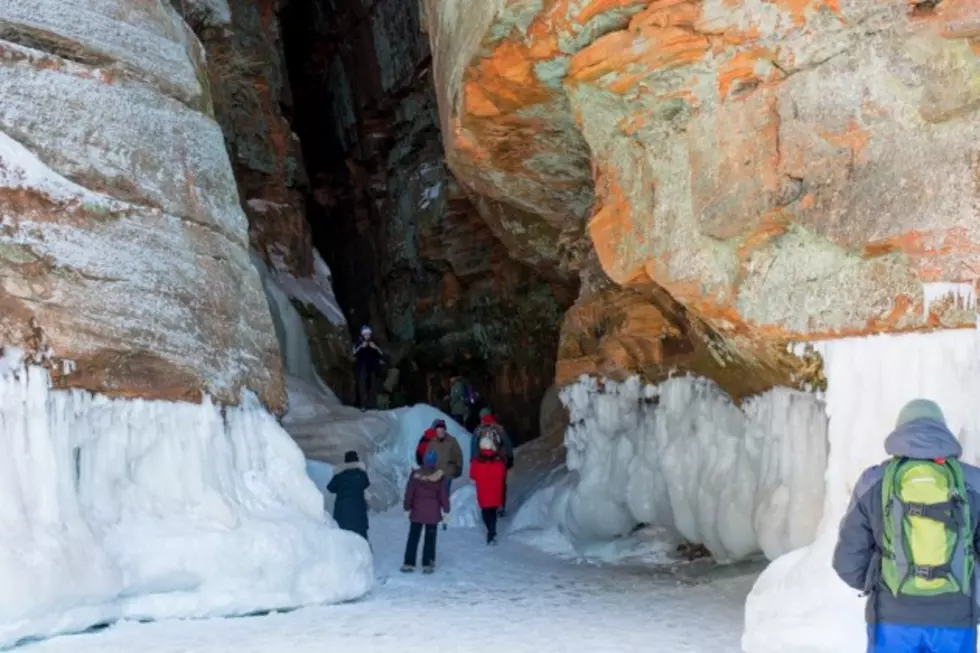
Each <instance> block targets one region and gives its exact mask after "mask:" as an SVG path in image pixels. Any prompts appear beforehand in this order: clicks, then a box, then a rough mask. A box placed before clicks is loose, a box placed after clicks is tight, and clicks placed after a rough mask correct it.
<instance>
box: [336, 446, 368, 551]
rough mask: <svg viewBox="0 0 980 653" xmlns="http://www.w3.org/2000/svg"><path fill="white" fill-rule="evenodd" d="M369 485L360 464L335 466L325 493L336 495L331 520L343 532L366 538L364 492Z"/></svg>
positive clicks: (366, 523)
mask: <svg viewBox="0 0 980 653" xmlns="http://www.w3.org/2000/svg"><path fill="white" fill-rule="evenodd" d="M370 485H371V481H370V480H368V475H367V472H365V471H364V465H362V464H361V463H345V464H343V465H339V466H337V468H336V469H335V470H334V475H333V478H331V479H330V483H329V484H327V492H330V493H332V494H336V495H337V500H336V501H335V502H334V505H333V518H334V520H335V521H336V522H337V525H338V526H340V527H341V528H342V529H344V530H345V531H353V532H355V533H357V534H359V535H360V536H362V537H364V538H365V539H366V538H367V531H368V506H367V499H365V498H364V491H365V490H367V489H368V487H369V486H370Z"/></svg>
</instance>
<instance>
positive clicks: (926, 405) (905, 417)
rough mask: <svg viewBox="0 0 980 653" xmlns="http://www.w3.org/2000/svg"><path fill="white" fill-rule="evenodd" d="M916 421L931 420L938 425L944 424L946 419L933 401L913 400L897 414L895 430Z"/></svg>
mask: <svg viewBox="0 0 980 653" xmlns="http://www.w3.org/2000/svg"><path fill="white" fill-rule="evenodd" d="M917 419H931V420H934V421H936V422H939V423H940V424H946V418H945V417H944V416H943V411H942V409H941V408H940V407H939V405H938V404H937V403H936V402H935V401H930V400H928V399H913V400H912V401H910V402H909V403H907V404H905V407H904V408H902V410H901V412H899V414H898V420H897V421H896V422H895V428H901V427H902V426H904V425H906V424H908V423H909V422H911V421H913V420H917Z"/></svg>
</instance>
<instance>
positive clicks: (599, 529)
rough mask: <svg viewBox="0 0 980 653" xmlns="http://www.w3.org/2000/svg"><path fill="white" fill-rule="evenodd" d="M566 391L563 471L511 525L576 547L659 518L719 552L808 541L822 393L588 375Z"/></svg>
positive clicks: (823, 448)
mask: <svg viewBox="0 0 980 653" xmlns="http://www.w3.org/2000/svg"><path fill="white" fill-rule="evenodd" d="M561 400H562V402H563V403H564V404H565V405H566V406H567V407H568V410H569V418H570V426H569V427H568V430H567V431H566V434H565V446H566V449H567V459H566V467H567V472H568V473H567V474H565V475H562V474H560V473H559V474H558V475H557V476H558V477H559V478H557V479H555V480H554V482H553V483H552V484H551V485H550V486H548V487H546V488H544V489H542V490H540V491H539V492H538V493H537V494H536V495H534V496H532V497H531V499H530V500H529V501H528V502H527V503H526V504H525V505H524V506H523V507H522V508H521V509H520V511H519V512H518V514H517V515H516V516H515V519H514V524H513V527H512V529H513V530H517V531H519V530H522V529H527V528H541V527H544V528H545V529H546V530H547V529H550V530H557V531H560V533H561V534H562V535H563V536H564V537H565V538H567V539H568V540H570V541H571V542H572V543H573V544H574V545H575V546H577V547H578V548H579V549H580V550H582V549H584V548H590V547H591V545H592V544H594V543H596V542H602V541H608V540H610V539H613V538H619V537H623V536H626V535H628V534H630V533H631V532H632V531H633V529H634V528H636V527H637V526H638V525H640V524H654V525H657V526H660V527H664V528H666V529H667V530H668V531H673V532H674V534H676V535H678V536H680V537H681V538H684V539H687V540H689V541H691V542H699V543H703V544H704V545H705V546H706V547H707V548H708V549H709V550H710V551H711V552H712V554H713V555H714V556H715V557H716V558H717V559H719V560H725V561H727V560H735V559H739V558H743V557H746V556H749V555H751V554H753V553H757V552H763V553H765V554H766V555H767V556H769V557H770V558H773V557H776V556H778V555H780V554H782V553H785V552H787V551H790V550H792V549H794V548H796V547H799V546H803V545H805V544H808V543H810V542H811V541H812V540H813V536H814V533H815V532H816V526H817V523H818V522H819V520H820V510H821V505H822V503H823V490H824V481H823V475H824V469H825V466H826V457H827V445H826V417H825V414H824V409H823V404H822V402H821V401H820V400H819V399H818V398H817V397H815V396H813V395H809V394H805V393H801V392H795V391H792V390H787V389H782V388H779V389H776V390H773V391H771V392H768V393H766V394H765V395H763V396H761V397H757V398H754V399H751V400H749V401H747V402H745V403H744V404H743V405H742V406H741V407H739V406H736V405H735V404H734V403H733V402H732V401H731V399H729V397H728V396H727V395H726V394H725V393H724V392H723V391H721V390H720V389H719V388H718V387H717V386H716V385H715V384H713V383H711V382H710V381H707V380H704V379H698V378H690V377H687V378H675V379H670V380H668V381H667V382H665V383H663V384H661V385H659V386H651V385H644V384H643V383H641V381H640V380H639V379H638V378H636V377H634V378H632V379H630V380H628V381H626V382H624V383H616V382H612V381H606V382H605V383H600V382H598V381H596V380H595V379H589V378H586V377H583V378H582V379H581V380H580V381H579V382H578V383H577V384H575V385H572V386H569V387H567V388H565V389H564V390H563V391H562V394H561ZM546 540H547V538H545V541H546ZM538 541H539V542H540V541H542V540H538Z"/></svg>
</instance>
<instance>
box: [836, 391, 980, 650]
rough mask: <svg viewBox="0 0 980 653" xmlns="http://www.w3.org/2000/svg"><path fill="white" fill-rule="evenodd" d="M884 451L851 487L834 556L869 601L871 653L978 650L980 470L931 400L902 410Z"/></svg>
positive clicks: (841, 572) (840, 570)
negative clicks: (963, 457)
mask: <svg viewBox="0 0 980 653" xmlns="http://www.w3.org/2000/svg"><path fill="white" fill-rule="evenodd" d="M885 452H886V453H887V454H889V456H891V458H890V459H889V460H887V461H885V462H884V463H882V464H880V465H875V466H874V467H871V468H870V469H867V470H865V472H864V473H863V474H862V475H861V477H860V478H859V479H858V481H857V484H856V485H855V486H854V492H853V495H852V497H851V503H850V505H849V506H848V508H847V512H846V513H845V515H844V518H843V519H842V520H841V523H840V534H839V537H838V540H837V547H836V549H835V550H834V560H833V565H834V570H835V571H836V572H837V575H838V576H840V578H841V579H842V580H843V581H844V582H845V583H847V584H848V585H850V586H851V587H853V588H854V589H856V590H858V591H860V592H862V595H863V596H867V607H866V609H865V618H866V621H867V635H868V647H867V651H868V653H976V650H977V648H976V645H977V631H976V623H977V616H978V612H977V605H976V598H977V597H976V596H975V572H974V563H975V559H976V555H977V553H976V552H977V549H978V547H980V469H978V468H976V467H974V466H973V465H968V464H966V463H963V462H960V460H959V457H960V456H961V455H962V453H963V449H962V447H961V446H960V443H959V442H957V440H956V437H955V436H954V435H953V433H952V432H951V431H950V430H949V428H948V427H947V426H946V420H945V417H944V416H943V412H942V410H940V408H939V406H937V405H936V404H935V403H934V402H932V401H929V400H927V399H916V400H914V401H911V402H909V403H908V404H906V405H905V407H904V408H902V410H901V412H900V413H899V416H898V421H897V423H896V425H895V430H894V431H892V433H891V434H890V435H889V436H888V438H887V439H886V440H885Z"/></svg>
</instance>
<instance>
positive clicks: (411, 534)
mask: <svg viewBox="0 0 980 653" xmlns="http://www.w3.org/2000/svg"><path fill="white" fill-rule="evenodd" d="M436 526H438V524H424V525H423V524H416V523H415V522H412V525H411V526H409V528H408V543H407V544H406V545H405V564H406V565H407V566H409V567H414V566H415V558H416V556H417V555H418V551H419V537H421V535H422V528H423V527H424V528H425V541H424V543H423V544H422V566H423V567H431V566H433V565H435V564H436V534H437V533H438V532H439V531H438V530H437V529H436Z"/></svg>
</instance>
